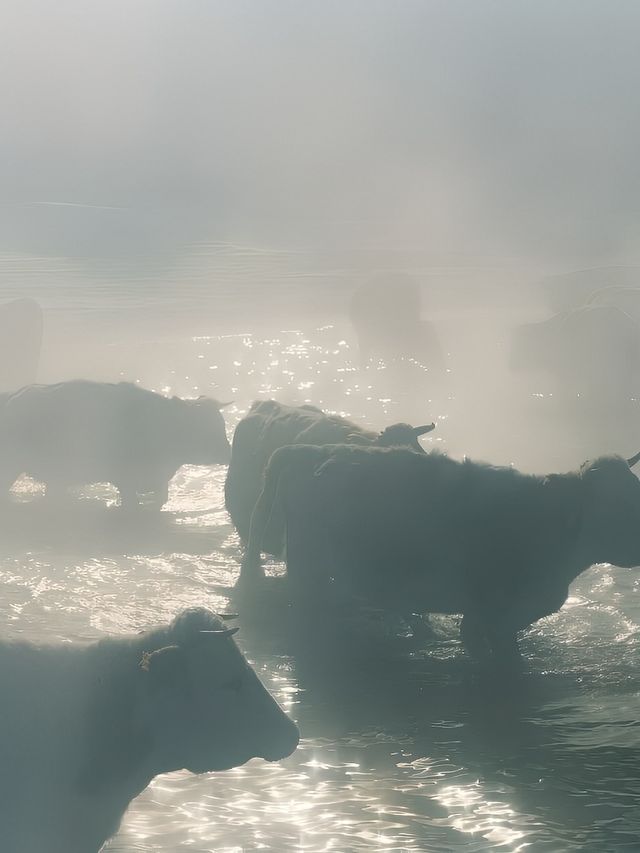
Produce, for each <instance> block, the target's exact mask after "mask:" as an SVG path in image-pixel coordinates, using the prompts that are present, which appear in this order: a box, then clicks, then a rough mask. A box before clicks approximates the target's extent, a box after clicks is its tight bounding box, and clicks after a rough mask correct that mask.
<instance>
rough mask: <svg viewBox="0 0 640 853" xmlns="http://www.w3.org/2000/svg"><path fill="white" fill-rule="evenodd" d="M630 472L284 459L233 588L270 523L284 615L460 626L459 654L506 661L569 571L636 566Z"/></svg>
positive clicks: (303, 450)
mask: <svg viewBox="0 0 640 853" xmlns="http://www.w3.org/2000/svg"><path fill="white" fill-rule="evenodd" d="M639 460H640V453H639V454H638V455H637V456H634V457H633V458H632V459H628V460H625V459H622V458H621V457H619V456H608V457H601V458H599V459H596V460H594V461H593V462H587V463H585V464H584V465H583V466H582V467H581V468H580V470H579V471H574V472H571V473H567V474H553V475H549V476H546V477H540V476H534V475H527V474H522V473H520V472H519V471H516V470H514V469H512V468H497V467H493V466H489V465H485V464H482V463H477V462H472V461H470V460H465V461H464V462H458V461H455V460H453V459H449V458H448V457H446V456H443V455H441V454H439V453H426V454H421V453H412V452H411V451H409V450H406V449H404V448H391V449H387V448H376V447H367V448H364V447H347V446H346V445H342V446H337V447H330V446H326V447H310V446H304V445H296V446H289V447H283V448H281V449H280V450H277V451H276V452H275V453H274V454H273V456H272V457H271V460H270V462H269V466H268V468H267V471H266V473H265V483H264V488H263V491H262V494H261V495H260V498H259V499H258V502H257V503H256V507H255V510H254V513H253V518H252V520H251V536H250V539H249V543H248V545H247V548H246V552H245V556H244V561H243V564H242V572H241V577H240V581H239V583H241V584H242V585H243V586H244V588H245V589H246V588H249V589H251V587H252V586H257V587H258V588H260V583H261V577H262V569H261V567H260V551H261V548H262V543H263V542H264V540H265V537H266V536H268V528H269V526H270V524H271V523H272V521H271V520H272V519H273V518H277V519H278V523H279V524H280V523H283V524H284V527H285V530H286V561H287V575H288V581H289V588H290V591H291V597H292V600H293V602H294V604H298V605H301V604H306V605H307V606H309V607H310V608H312V609H313V610H317V609H318V608H319V607H321V606H322V603H323V602H325V603H327V604H331V603H332V602H335V601H336V599H337V602H338V603H339V604H340V605H344V604H345V603H350V604H351V605H355V604H356V603H357V602H358V601H359V600H362V601H364V602H365V603H367V604H369V605H373V606H375V607H378V608H380V609H383V610H386V611H392V612H395V613H399V614H404V615H405V616H410V615H411V614H414V613H424V612H440V613H452V614H462V616H463V623H462V638H463V641H464V643H465V645H466V646H467V648H468V649H469V650H470V651H472V652H473V653H474V654H476V655H479V656H484V655H485V654H488V653H490V654H492V655H493V656H494V658H495V659H496V660H500V661H504V662H507V663H508V662H515V661H517V659H518V648H517V641H516V635H517V632H518V631H520V630H522V629H523V628H526V627H527V626H529V625H531V624H532V623H533V622H535V621H536V620H537V619H541V618H542V617H543V616H547V615H549V614H551V613H554V612H555V611H556V610H559V609H560V608H561V607H562V605H563V604H564V603H565V601H566V600H567V596H568V593H569V584H570V583H571V582H572V581H573V580H574V579H575V578H576V577H577V576H578V575H579V574H580V573H581V572H582V571H584V570H585V569H587V568H589V567H590V566H592V565H593V564H595V563H601V562H610V563H613V564H614V565H617V566H625V567H632V566H637V565H638V564H639V563H640V483H639V482H638V478H637V477H636V476H635V474H634V473H633V472H632V471H631V470H630V468H631V466H633V465H635V464H636V463H637V462H638V461H639Z"/></svg>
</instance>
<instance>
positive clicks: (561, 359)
mask: <svg viewBox="0 0 640 853" xmlns="http://www.w3.org/2000/svg"><path fill="white" fill-rule="evenodd" d="M511 367H512V368H513V369H514V370H518V371H523V372H527V373H529V374H532V375H538V376H543V377H545V378H546V379H548V380H550V381H551V383H552V387H554V385H555V386H556V388H555V390H560V391H564V392H569V393H572V394H576V393H583V394H584V393H592V394H595V395H596V396H597V398H598V399H600V398H601V397H603V396H608V395H611V394H619V395H622V396H629V395H630V394H631V393H633V392H634V390H635V389H637V388H638V371H639V370H640V325H638V323H637V322H636V321H635V320H634V319H633V318H632V317H630V316H629V315H628V314H625V313H624V311H621V310H620V309H619V308H616V307H615V306H614V305H598V304H596V303H594V304H592V305H587V306H584V307H583V308H577V309H575V310H573V311H567V312H565V313H563V314H556V315H555V316H553V317H550V318H549V319H547V320H543V321H541V322H539V323H526V324H524V325H521V326H519V327H518V328H517V329H515V331H514V334H513V338H512V345H511Z"/></svg>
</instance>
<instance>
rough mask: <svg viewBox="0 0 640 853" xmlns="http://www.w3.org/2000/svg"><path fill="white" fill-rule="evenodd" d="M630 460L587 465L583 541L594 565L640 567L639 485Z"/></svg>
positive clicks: (604, 459)
mask: <svg viewBox="0 0 640 853" xmlns="http://www.w3.org/2000/svg"><path fill="white" fill-rule="evenodd" d="M638 461H640V454H638V455H636V456H634V457H632V458H631V459H623V458H622V457H620V456H605V457H601V458H600V459H596V460H595V461H593V462H585V464H584V465H583V466H582V468H581V469H580V476H581V480H582V484H583V490H584V492H583V494H584V503H583V538H584V541H585V545H586V549H587V553H588V554H589V559H590V560H591V562H593V563H605V562H606V563H613V564H614V565H616V566H626V567H630V566H637V565H640V481H639V480H638V478H637V477H636V475H635V474H634V473H633V471H632V470H631V466H632V465H635V464H636V463H637V462H638Z"/></svg>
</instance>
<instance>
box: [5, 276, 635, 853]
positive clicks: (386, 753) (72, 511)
mask: <svg viewBox="0 0 640 853" xmlns="http://www.w3.org/2000/svg"><path fill="white" fill-rule="evenodd" d="M61 294H62V295H61V296H60V300H61V304H63V305H66V306H67V307H68V309H69V311H70V315H69V316H71V314H73V311H72V310H71V309H72V308H74V309H75V308H77V307H78V305H77V304H76V303H75V302H74V300H76V297H75V296H74V295H73V293H70V291H69V290H68V289H67V290H61ZM123 294H124V295H123ZM77 298H78V299H79V297H77ZM145 298H146V296H145V295H144V294H143V295H142V296H141V295H140V292H139V291H136V292H135V294H133V295H132V292H126V291H123V293H121V294H120V296H119V297H118V298H115V297H114V299H113V301H112V302H110V303H109V305H110V306H111V309H112V310H113V312H114V317H117V316H118V312H121V314H122V316H126V317H130V316H131V312H132V311H134V308H136V306H137V308H138V309H139V308H140V304H142V303H143V302H144V299H145ZM65 300H66V302H65ZM54 301H55V300H53V298H52V299H51V302H52V303H53V302H54ZM80 302H82V304H83V305H85V307H86V309H87V311H88V312H89V316H90V317H91V316H93V315H92V314H91V312H94V313H95V315H96V317H97V316H100V314H101V311H102V310H104V308H105V303H104V302H102V303H98V302H96V299H95V297H91V295H90V294H89V295H87V293H83V295H82V299H81V300H80ZM80 302H79V303H78V304H80ZM60 310H62V309H60ZM196 313H197V312H196ZM74 316H76V315H74ZM71 325H72V324H71ZM71 325H69V324H68V325H67V328H71ZM125 325H126V326H127V334H126V335H123V336H122V338H119V336H118V335H117V334H116V333H115V331H114V330H116V329H117V323H115V322H114V323H113V324H112V327H111V332H110V334H111V337H110V338H109V335H105V336H104V337H103V339H101V342H100V347H102V349H101V350H100V358H98V350H97V348H96V350H95V352H93V353H92V358H91V367H92V369H93V370H94V371H96V372H98V373H99V374H100V375H101V377H102V376H103V377H104V378H117V376H120V375H122V376H126V378H131V379H139V380H141V381H142V382H143V383H144V384H146V385H148V386H149V387H154V388H157V389H158V390H164V391H167V392H168V391H171V392H175V393H192V392H194V391H197V392H200V393H202V392H214V393H216V394H218V395H219V396H220V397H224V398H229V397H232V398H234V399H235V403H234V404H233V406H232V407H231V408H230V409H229V410H228V411H229V418H228V421H229V430H231V429H232V428H233V426H234V424H235V423H236V422H237V420H238V419H239V418H240V417H241V416H242V414H243V412H244V411H246V408H247V407H248V405H249V404H250V402H251V400H252V399H253V398H254V397H255V396H258V395H262V396H266V395H273V396H277V397H278V398H280V399H282V400H285V401H291V402H303V401H305V400H309V401H313V402H314V403H316V404H320V405H325V406H327V407H329V408H331V409H332V410H335V411H341V412H344V413H346V414H349V415H352V416H354V417H358V418H359V419H361V420H362V421H364V422H367V423H371V424H373V423H376V424H378V425H383V424H386V423H390V422H392V421H394V420H399V419H411V418H414V417H415V418H416V419H420V420H421V421H422V420H424V418H425V416H428V417H429V418H434V419H436V420H437V421H438V429H437V430H436V432H434V433H433V434H432V435H431V436H430V437H429V440H427V441H426V443H427V444H428V445H430V446H442V447H444V448H446V449H449V450H450V451H451V452H452V453H455V454H458V453H462V452H465V451H466V452H469V453H471V454H472V455H473V454H478V455H483V456H489V457H490V458H491V459H493V460H495V461H499V462H509V461H515V462H516V463H518V464H522V465H524V466H525V467H527V466H529V467H536V466H537V465H542V464H544V462H543V460H545V461H546V460H550V461H549V466H550V467H551V466H552V464H553V460H554V459H556V458H558V459H560V458H562V459H567V464H573V462H576V461H579V454H580V452H581V450H582V448H581V447H580V442H579V441H576V442H574V444H576V447H574V446H573V444H572V438H573V437H574V436H575V434H576V431H575V422H572V424H571V425H569V426H567V425H566V424H565V423H564V421H563V422H562V423H560V421H555V422H554V423H555V428H556V429H557V431H558V442H559V444H558V442H556V443H555V444H545V445H544V447H538V448H537V449H535V450H534V449H533V448H532V447H531V445H532V444H533V443H537V444H539V445H542V444H544V442H543V439H542V438H541V432H540V431H541V430H544V424H545V423H546V421H547V419H548V415H549V413H550V411H551V410H550V409H549V405H550V404H549V401H548V400H547V401H545V399H544V397H543V396H542V397H541V398H536V400H534V401H529V403H528V406H529V408H527V409H526V410H525V412H524V414H522V413H521V414H520V420H518V411H519V409H520V403H521V402H522V400H521V399H520V398H519V397H517V396H516V398H515V399H513V398H510V399H509V400H503V399H502V398H500V402H501V406H500V407H498V406H497V402H496V401H497V399H498V397H497V396H496V395H498V396H499V392H498V391H495V392H493V391H492V387H493V384H492V382H491V381H487V382H485V383H483V384H482V387H481V388H480V387H477V385H478V383H476V382H473V381H469V382H461V381H460V375H461V374H464V371H465V370H467V371H469V370H470V365H471V364H473V362H474V359H475V358H476V357H477V354H478V353H480V352H482V353H483V366H484V368H485V369H486V370H487V371H488V370H489V369H490V368H492V367H493V366H494V365H497V364H498V363H499V361H500V359H499V354H500V351H501V350H500V348H501V347H502V345H503V342H502V340H501V338H500V332H499V330H497V331H495V332H493V331H491V332H490V334H489V338H487V337H486V336H485V338H484V339H483V340H481V339H480V338H479V339H478V341H477V342H476V349H475V350H474V349H473V340H472V337H473V336H471V349H468V350H467V355H466V361H464V359H461V358H457V350H456V347H455V341H454V339H453V338H452V341H453V343H452V345H451V346H448V347H447V348H448V349H449V350H450V356H449V370H450V372H448V373H446V374H445V375H444V376H443V377H435V376H432V375H431V374H430V373H429V371H428V370H425V369H424V367H423V366H421V365H419V364H415V363H407V364H403V365H401V366H400V367H396V369H393V368H391V367H387V366H385V365H378V366H376V367H374V368H373V369H371V370H368V371H366V372H362V373H361V372H360V371H359V370H358V369H357V367H356V359H355V357H354V352H353V348H352V345H351V344H352V342H351V341H350V339H349V335H348V330H345V328H344V326H342V325H340V323H339V322H338V323H337V325H334V324H331V325H330V324H328V325H325V326H318V325H314V324H313V323H309V324H308V325H307V326H298V327H297V328H293V327H291V326H290V327H289V330H287V331H282V328H280V329H278V324H277V321H272V322H271V329H270V330H268V331H264V332H260V333H255V332H254V333H253V334H250V333H249V332H246V333H238V332H237V331H235V332H232V333H229V334H226V333H225V332H224V330H217V332H219V333H217V334H216V335H215V336H206V335H195V336H194V335H191V336H187V335H173V336H169V335H167V334H164V335H161V336H157V337H154V336H153V335H150V334H149V330H148V328H147V327H145V328H144V331H143V332H141V333H140V335H138V337H137V339H136V336H135V335H132V334H130V331H131V330H130V328H129V325H128V324H126V323H124V322H123V326H125ZM443 328H444V329H446V322H444V321H443ZM78 340H80V338H78ZM487 341H489V344H488V343H487ZM467 343H468V340H467ZM494 350H495V352H494ZM75 357H76V359H77V357H78V354H77V353H76V355H75ZM63 363H64V362H63V360H62V359H60V362H59V365H62V364H63ZM46 369H47V370H50V371H51V372H52V373H54V372H55V370H62V367H60V366H58V367H55V369H54V368H52V367H51V365H48V366H47V368H46ZM484 375H485V376H486V375H488V372H487V373H486V374H484ZM630 412H631V414H630V415H629V417H630V418H631V417H633V418H635V417H636V416H635V410H634V409H633V407H632V408H631V409H630ZM578 414H579V413H578ZM628 423H631V421H628ZM610 426H611V429H613V428H614V427H616V424H615V423H614V420H613V419H612V421H611V424H610ZM632 427H633V428H632V429H629V430H628V432H627V433H626V434H625V436H624V437H625V440H626V439H629V440H631V439H632V438H633V436H634V435H635V436H636V440H640V438H639V437H640V431H638V430H637V421H636V420H633V423H632ZM607 449H609V450H621V451H622V452H624V451H626V450H628V451H629V452H631V451H632V450H634V449H637V448H632V447H629V448H627V447H620V448H618V447H609V448H607ZM572 454H573V455H576V454H577V456H578V458H576V459H573V456H572ZM224 475H225V470H224V469H222V468H217V469H207V468H190V467H186V468H184V469H182V470H181V471H180V472H179V473H178V475H177V476H176V478H175V480H174V482H173V484H172V491H171V497H170V502H169V504H168V505H167V507H166V508H165V510H164V511H163V512H162V513H161V514H160V515H159V516H158V515H153V514H152V513H148V514H144V513H142V514H141V516H140V519H139V520H137V522H136V526H135V527H134V528H133V527H131V526H130V525H129V524H128V523H127V522H126V520H125V519H123V518H122V517H121V515H120V514H119V511H118V508H117V507H115V506H114V503H115V497H116V496H115V492H113V491H112V490H110V489H109V488H108V487H102V486H95V487H92V488H90V489H85V490H83V491H82V492H81V493H80V494H79V495H78V496H77V499H76V501H75V503H73V504H71V505H70V506H68V507H61V508H59V509H55V510H50V509H48V508H47V509H45V508H43V505H42V504H41V503H39V500H38V498H39V497H40V496H39V490H38V487H37V485H35V484H33V483H31V482H29V481H24V482H22V483H21V484H20V487H19V488H18V489H17V491H16V495H15V502H14V505H13V506H12V507H11V509H10V512H9V514H8V516H7V517H6V518H5V519H4V520H3V521H1V522H0V533H1V537H0V554H1V556H2V559H1V561H0V590H1V595H0V627H1V630H2V633H3V636H13V637H16V636H21V637H26V638H31V639H52V640H60V639H72V640H73V639H78V638H92V637H99V636H102V635H104V634H116V633H121V632H127V631H135V630H138V629H140V628H142V627H145V626H147V625H149V624H152V623H156V622H161V621H165V620H167V619H169V618H170V617H171V616H172V615H173V614H174V613H175V612H176V611H178V610H179V609H181V608H183V607H185V606H189V605H194V604H200V605H206V606H209V607H211V608H213V609H218V610H225V609H227V608H228V606H229V594H230V589H231V586H232V584H233V583H234V580H235V578H236V576H237V572H238V556H239V550H238V541H237V538H236V536H235V534H234V532H233V530H232V528H231V526H230V524H229V521H228V519H227V516H226V514H225V511H224V506H223V493H222V488H223V482H224ZM571 592H572V595H571V598H570V600H569V602H568V603H567V605H566V606H565V608H564V609H563V610H562V612H561V613H559V614H556V615H554V616H553V617H550V618H547V619H545V620H542V621H541V622H539V623H537V624H536V625H535V626H534V627H533V628H531V629H530V630H529V631H528V632H527V634H526V635H525V637H524V638H523V641H522V649H523V651H524V655H525V657H526V660H527V663H528V674H527V675H525V676H524V678H523V679H522V681H521V682H519V683H518V684H517V686H516V685H513V684H511V685H509V684H505V683H501V682H499V681H497V680H492V679H490V678H487V677H481V676H480V675H479V674H478V673H477V671H476V669H475V668H474V666H473V665H472V664H471V663H470V662H469V661H467V660H466V659H465V657H464V656H463V654H462V650H461V646H460V642H459V638H458V631H457V624H456V620H455V619H450V618H433V619H432V622H431V629H432V636H431V638H430V639H428V640H426V641H425V642H424V643H423V647H422V648H421V649H420V650H419V651H418V652H416V651H413V652H412V653H409V652H408V651H406V650H405V649H404V647H403V646H402V644H401V641H397V643H395V644H390V643H386V642H385V641H384V639H383V638H381V637H379V636H377V635H375V632H374V633H373V634H371V635H370V636H367V639H366V640H365V641H364V642H365V643H366V644H368V643H371V644H372V646H371V647H373V644H375V648H376V649H379V655H377V657H376V660H375V665H374V664H372V663H371V655H368V654H364V653H363V649H362V646H360V647H359V646H358V644H357V643H353V644H349V645H348V646H345V645H344V642H343V639H341V636H340V635H339V634H338V632H336V631H334V630H333V626H332V625H330V624H328V625H326V626H324V633H323V636H322V642H321V643H320V644H318V643H315V642H311V641H310V639H311V638H309V637H305V636H304V634H303V633H302V634H301V633H300V631H292V630H290V626H289V625H288V622H287V620H286V618H285V615H284V614H283V613H282V611H280V610H279V609H278V606H277V602H270V601H265V602H264V607H263V608H261V612H259V613H256V612H255V611H250V610H247V611H246V612H245V613H244V615H243V618H242V620H241V621H242V630H241V632H240V634H239V635H238V637H239V639H240V642H241V644H242V645H243V647H244V649H245V651H246V653H247V655H248V657H249V658H250V659H251V660H252V661H253V662H254V664H255V666H256V668H257V669H258V671H259V672H260V673H261V675H262V677H263V678H264V679H265V681H266V682H267V683H268V684H269V685H270V686H271V688H272V689H273V691H274V692H275V694H276V695H277V697H278V699H279V700H280V702H281V703H282V704H283V705H284V706H285V707H286V708H287V709H288V711H289V712H290V713H291V714H292V716H293V717H294V718H295V719H296V720H297V721H298V723H299V726H300V729H301V732H302V736H303V740H302V742H301V745H300V748H299V750H298V751H297V753H296V754H295V755H293V756H292V757H290V758H289V759H287V760H286V761H283V762H281V763H279V764H276V765H270V764H267V763H265V762H260V761H257V760H254V761H251V762H249V763H248V764H247V765H245V766H244V767H242V768H239V769H236V770H232V771H228V772H226V773H220V774H210V775H204V776H192V775H189V774H187V773H175V774H170V775H167V776H162V777H159V778H158V779H156V780H155V781H154V782H153V783H152V784H151V785H150V786H149V788H148V789H147V790H146V791H145V792H144V793H143V794H142V795H141V796H140V797H139V798H138V799H137V800H136V801H135V802H134V803H133V804H132V806H131V808H130V810H129V812H128V814H127V816H126V818H125V820H124V822H123V825H122V828H121V830H120V832H119V834H118V836H117V837H116V838H115V839H114V840H113V841H112V842H111V844H110V845H109V850H113V851H119V853H125V851H126V852H127V853H133V851H136V853H143V851H144V853H151V851H153V853H162V851H178V850H185V851H186V850H189V851H191V853H205V851H207V853H211V851H216V853H218V851H219V852H220V853H221V852H222V851H225V853H231V851H234V853H239V851H246V850H259V849H265V850H275V851H289V850H291V851H294V850H296V851H298V850H299V851H310V853H320V851H344V853H349V851H371V850H384V851H398V852H399V851H451V850H464V851H467V853H473V852H474V851H484V850H494V849H496V850H504V851H517V850H523V849H530V850H533V851H565V850H575V851H594V853H595V851H617V850H637V849H638V844H639V841H638V839H639V838H640V809H638V801H639V797H640V714H639V713H638V702H639V698H640V677H639V676H638V666H637V664H638V656H639V651H640V649H639V646H640V634H639V632H638V623H639V619H640V575H639V574H638V573H637V572H635V571H622V570H617V569H613V568H611V567H609V566H601V567H597V568H594V569H592V570H591V571H589V572H587V573H585V575H583V577H582V578H581V579H580V580H579V581H578V582H577V583H576V584H574V586H573V587H572V591H571Z"/></svg>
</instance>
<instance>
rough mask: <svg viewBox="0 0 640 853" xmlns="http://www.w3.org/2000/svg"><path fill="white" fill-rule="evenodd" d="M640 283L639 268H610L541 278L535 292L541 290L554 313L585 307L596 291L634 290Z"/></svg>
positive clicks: (573, 271) (576, 271)
mask: <svg viewBox="0 0 640 853" xmlns="http://www.w3.org/2000/svg"><path fill="white" fill-rule="evenodd" d="M638 281H640V267H637V266H620V265H618V266H609V267H590V268H588V269H582V270H571V271H570V272H563V273H556V274H555V275H548V276H545V277H544V278H542V279H540V280H539V281H538V282H537V283H536V284H535V289H536V290H539V291H541V292H542V293H543V294H544V296H545V298H546V302H547V304H548V305H549V307H550V308H551V310H552V311H557V312H560V313H563V312H566V311H572V310H573V309H575V308H579V307H580V306H581V305H584V304H585V301H587V300H588V297H589V296H590V294H592V293H594V291H596V290H603V289H609V288H615V289H617V288H633V287H636V286H637V284H638Z"/></svg>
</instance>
